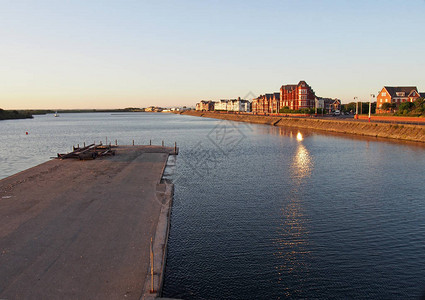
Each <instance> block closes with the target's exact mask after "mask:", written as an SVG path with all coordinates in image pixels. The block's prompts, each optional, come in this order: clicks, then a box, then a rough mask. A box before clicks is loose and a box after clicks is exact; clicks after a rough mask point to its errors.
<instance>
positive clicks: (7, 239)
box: [0, 146, 173, 299]
mask: <svg viewBox="0 0 425 300" xmlns="http://www.w3.org/2000/svg"><path fill="white" fill-rule="evenodd" d="M172 150H173V149H171V148H168V149H164V148H162V147H154V146H151V147H150V146H147V147H146V146H135V147H132V146H128V147H122V146H121V147H119V148H118V149H117V155H116V156H113V157H104V158H101V159H96V160H91V161H79V160H72V159H68V160H52V161H49V162H46V163H44V164H41V165H39V166H37V167H34V168H31V169H28V170H26V171H23V172H20V173H18V174H16V175H13V176H10V177H7V178H5V179H3V180H1V181H0V220H1V221H0V299H122V298H123V299H140V298H141V297H142V295H143V289H144V286H145V278H146V276H147V271H148V267H149V247H150V239H151V237H153V236H154V234H155V231H156V229H157V222H158V218H159V216H160V213H161V208H162V207H163V206H164V205H163V202H164V201H163V199H162V198H161V194H165V193H164V192H163V191H161V190H159V191H158V189H161V184H160V180H161V177H162V173H163V170H164V168H165V165H166V162H167V158H168V155H169V154H168V153H169V152H172ZM160 152H163V153H160ZM158 196H160V197H158ZM158 199H159V200H158ZM167 226H168V225H167Z"/></svg>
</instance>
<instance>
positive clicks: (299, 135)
mask: <svg viewBox="0 0 425 300" xmlns="http://www.w3.org/2000/svg"><path fill="white" fill-rule="evenodd" d="M302 140H303V135H302V134H301V132H299V131H298V133H297V141H300V142H301V141H302Z"/></svg>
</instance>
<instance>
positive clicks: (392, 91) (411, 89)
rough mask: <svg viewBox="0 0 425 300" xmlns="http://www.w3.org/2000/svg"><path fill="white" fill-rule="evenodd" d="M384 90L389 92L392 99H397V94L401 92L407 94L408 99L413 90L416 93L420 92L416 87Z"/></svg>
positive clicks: (393, 87)
mask: <svg viewBox="0 0 425 300" xmlns="http://www.w3.org/2000/svg"><path fill="white" fill-rule="evenodd" d="M384 88H385V89H386V90H387V91H388V93H389V94H390V95H391V97H397V93H399V92H403V93H405V95H406V97H407V95H409V94H410V92H412V91H413V90H415V91H416V92H417V91H418V89H417V88H416V86H384Z"/></svg>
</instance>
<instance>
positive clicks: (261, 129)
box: [0, 114, 425, 299]
mask: <svg viewBox="0 0 425 300" xmlns="http://www.w3.org/2000/svg"><path fill="white" fill-rule="evenodd" d="M25 131H28V132H29V135H28V136H27V135H25ZM0 134H1V138H2V141H3V143H2V144H1V145H0V162H1V173H0V178H3V177H5V176H7V175H10V174H13V173H16V172H17V171H20V170H23V169H25V168H27V167H29V166H33V165H35V164H38V163H40V162H43V161H45V160H47V159H48V158H49V157H50V156H54V155H55V154H56V152H61V151H67V150H70V147H71V146H72V145H73V144H77V143H80V144H81V143H82V142H83V141H86V142H92V141H94V140H96V141H99V140H102V141H105V139H106V136H108V139H109V140H113V141H114V140H115V139H118V142H119V143H121V144H130V143H131V142H132V140H133V139H134V140H135V141H136V143H147V142H148V141H149V139H151V138H152V139H153V141H154V142H155V143H156V144H160V143H161V140H162V139H164V140H165V141H166V143H167V142H168V144H169V145H171V144H172V143H173V142H174V141H177V143H178V145H179V146H180V155H179V156H178V157H177V162H176V166H175V167H174V168H169V169H168V173H169V174H168V175H169V177H171V178H172V179H173V180H174V181H175V184H176V186H175V199H174V204H173V211H172V226H171V232H170V240H169V251H168V260H167V269H166V274H165V285H164V296H167V297H176V298H184V299H253V298H258V299H260V298H263V299H285V298H325V299H326V298H333V299H347V298H363V299H364V298H370V299H378V298H379V299H416V298H419V297H420V295H421V294H422V293H423V292H424V291H425V184H424V180H425V176H424V170H425V148H424V147H423V146H416V145H414V144H397V143H390V142H382V141H376V140H373V139H359V138H347V137H344V136H335V135H323V134H320V133H313V132H309V131H300V132H299V131H298V130H294V129H282V128H274V127H270V126H262V125H248V124H244V123H231V122H223V121H218V120H212V119H203V118H196V117H188V116H178V115H167V114H115V115H111V114H73V115H71V114H69V115H65V114H64V115H62V116H61V117H60V118H53V117H52V116H40V117H36V118H35V119H34V120H22V121H6V122H4V121H2V122H0Z"/></svg>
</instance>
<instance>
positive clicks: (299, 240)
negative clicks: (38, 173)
mask: <svg viewBox="0 0 425 300" xmlns="http://www.w3.org/2000/svg"><path fill="white" fill-rule="evenodd" d="M296 138H297V140H298V141H299V142H300V143H298V144H297V148H296V151H295V154H294V156H293V161H292V164H291V168H290V172H291V177H290V178H291V179H292V182H291V189H290V190H289V191H288V192H287V194H286V196H285V198H286V201H285V204H284V206H283V207H282V209H281V216H282V219H281V220H282V221H281V223H280V226H279V228H278V239H277V240H276V244H277V251H276V253H275V256H276V257H278V258H279V265H278V266H276V270H277V272H278V281H279V283H280V284H282V289H283V291H284V293H285V296H286V297H291V296H294V295H296V294H300V293H301V294H302V291H301V290H300V289H299V287H298V289H297V288H295V287H293V286H291V284H289V282H290V280H291V277H294V276H295V277H297V276H298V274H304V276H305V275H306V274H308V273H309V263H308V261H309V260H308V257H309V256H310V250H309V248H310V246H309V239H308V235H309V230H308V227H307V226H306V222H307V221H308V216H307V215H305V213H304V208H303V199H304V197H303V196H300V193H301V192H302V188H303V186H304V185H305V184H308V182H307V179H308V177H309V176H310V175H311V172H312V169H313V159H312V157H311V155H310V153H309V151H308V150H307V148H306V147H305V146H304V145H303V144H302V143H301V141H302V140H303V137H302V134H301V133H300V132H298V133H297V136H296ZM300 280H301V281H303V279H300V278H298V282H299V281H300Z"/></svg>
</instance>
